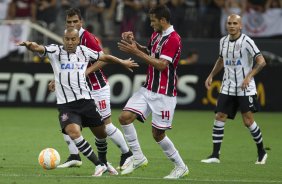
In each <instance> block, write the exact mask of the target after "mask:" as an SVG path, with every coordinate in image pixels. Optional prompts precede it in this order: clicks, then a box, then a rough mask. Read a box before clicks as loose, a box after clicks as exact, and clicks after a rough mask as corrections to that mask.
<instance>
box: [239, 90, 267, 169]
mask: <svg viewBox="0 0 282 184" xmlns="http://www.w3.org/2000/svg"><path fill="white" fill-rule="evenodd" d="M240 108H241V112H242V118H243V122H244V124H245V126H246V127H248V129H249V131H250V133H251V135H252V137H253V139H254V141H255V143H256V145H257V153H258V158H257V161H256V162H255V164H265V162H266V159H267V153H266V151H265V149H264V147H263V138H262V133H261V130H260V127H259V126H258V124H257V123H256V122H255V120H254V115H253V113H254V112H257V111H258V102H257V100H256V96H249V97H248V96H244V97H240Z"/></svg>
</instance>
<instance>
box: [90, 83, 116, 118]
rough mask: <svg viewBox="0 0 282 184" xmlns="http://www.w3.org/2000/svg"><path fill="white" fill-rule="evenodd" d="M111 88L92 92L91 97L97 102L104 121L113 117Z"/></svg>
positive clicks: (107, 87) (107, 86)
mask: <svg viewBox="0 0 282 184" xmlns="http://www.w3.org/2000/svg"><path fill="white" fill-rule="evenodd" d="M110 94H111V92H110V86H109V85H106V86H105V87H103V88H101V89H98V90H93V91H91V96H92V98H93V99H94V100H95V104H96V106H97V108H98V110H99V112H100V115H101V117H102V120H104V119H107V118H108V117H110V116H111V103H110Z"/></svg>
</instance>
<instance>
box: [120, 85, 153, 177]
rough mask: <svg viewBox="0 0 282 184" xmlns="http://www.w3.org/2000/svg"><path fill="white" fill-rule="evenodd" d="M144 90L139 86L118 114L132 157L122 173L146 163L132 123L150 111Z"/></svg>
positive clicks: (145, 116) (131, 170) (144, 117)
mask: <svg viewBox="0 0 282 184" xmlns="http://www.w3.org/2000/svg"><path fill="white" fill-rule="evenodd" d="M145 90H146V89H144V88H141V89H139V91H137V92H136V93H134V94H133V96H132V97H131V98H130V99H129V100H128V102H127V104H126V106H125V107H124V109H123V111H122V112H121V114H120V116H119V122H120V124H121V127H122V129H123V133H124V137H125V140H126V141H127V143H128V146H129V148H130V150H131V151H132V153H133V158H132V159H130V160H128V161H129V164H128V166H127V167H126V168H124V170H123V171H122V172H121V174H122V175H125V174H129V173H132V172H133V171H134V170H135V169H137V168H139V167H143V166H146V165H147V164H148V160H147V158H146V157H145V155H144V154H143V152H142V150H141V146H140V144H139V141H138V138H137V133H136V129H135V127H134V125H133V122H134V121H135V120H136V119H138V120H140V121H144V120H145V119H146V118H147V116H148V115H149V114H150V112H151V110H150V108H149V106H148V104H147V102H146V98H145Z"/></svg>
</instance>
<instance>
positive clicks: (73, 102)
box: [18, 28, 134, 177]
mask: <svg viewBox="0 0 282 184" xmlns="http://www.w3.org/2000/svg"><path fill="white" fill-rule="evenodd" d="M63 42H64V45H63V46H62V45H48V46H43V45H38V44H37V43H35V42H30V41H25V42H21V43H19V44H18V45H19V46H25V47H26V48H27V49H28V50H30V51H33V52H38V53H40V54H43V55H44V56H48V58H49V59H50V62H51V65H52V68H53V71H54V75H55V86H56V97H57V106H58V111H59V121H60V124H61V129H62V132H64V133H65V134H67V135H69V137H70V138H71V139H72V141H73V142H74V143H75V145H76V147H77V148H78V149H79V151H80V152H81V153H82V154H83V155H84V156H86V157H87V158H88V159H89V160H90V161H91V162H93V164H95V165H96V168H95V172H94V174H93V176H96V177H98V176H101V175H102V174H103V173H104V172H105V171H107V166H106V164H105V163H107V160H106V153H104V155H103V157H102V158H103V159H105V161H102V160H99V159H98V158H97V156H96V155H95V153H94V152H93V149H92V148H91V146H90V144H89V143H88V142H87V141H86V140H85V139H84V138H83V136H82V134H81V128H82V127H85V126H90V127H93V128H92V129H91V131H92V133H93V134H94V135H95V136H96V137H97V138H98V139H99V140H106V137H107V134H106V132H105V125H104V123H103V121H102V120H101V116H100V114H99V112H98V111H97V107H96V105H95V103H94V100H93V98H92V96H91V94H90V90H89V87H88V85H87V82H86V76H85V71H86V69H87V65H88V64H89V62H91V63H94V62H96V61H97V60H102V61H105V62H115V63H120V64H123V65H124V66H126V67H134V63H133V62H132V61H131V60H121V59H119V58H116V57H114V56H111V55H104V54H99V53H98V52H96V51H93V50H91V49H89V48H87V47H85V46H81V45H80V46H78V45H79V42H80V40H79V32H78V30H77V29H74V28H68V29H66V30H65V32H64V37H63ZM89 70H91V68H90V69H89Z"/></svg>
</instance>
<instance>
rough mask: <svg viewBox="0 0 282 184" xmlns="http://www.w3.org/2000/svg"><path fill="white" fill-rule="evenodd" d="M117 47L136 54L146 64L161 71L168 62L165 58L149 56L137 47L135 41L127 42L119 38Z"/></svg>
mask: <svg viewBox="0 0 282 184" xmlns="http://www.w3.org/2000/svg"><path fill="white" fill-rule="evenodd" d="M118 47H119V49H120V50H121V51H123V52H127V53H131V54H134V55H136V56H137V57H139V58H141V59H142V60H144V61H145V62H146V63H147V64H149V65H152V66H154V67H155V68H156V69H157V70H159V71H163V70H164V69H165V68H166V67H167V65H168V64H169V61H167V60H165V59H157V58H154V57H152V56H149V55H148V54H147V53H145V52H143V51H142V50H140V49H138V47H137V45H136V43H135V42H132V43H128V42H127V41H125V40H121V41H120V42H119V43H118Z"/></svg>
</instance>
